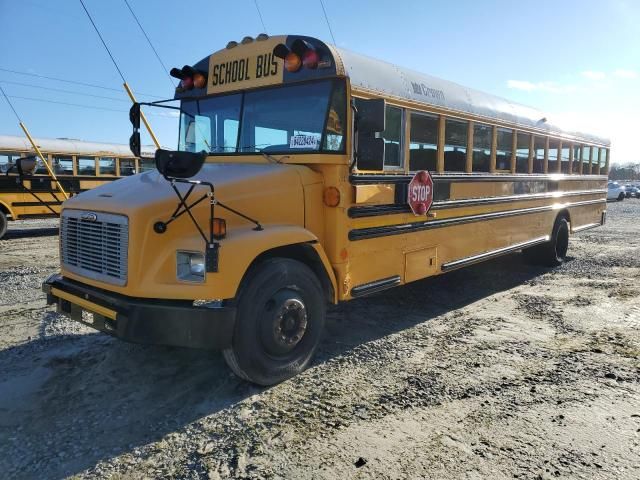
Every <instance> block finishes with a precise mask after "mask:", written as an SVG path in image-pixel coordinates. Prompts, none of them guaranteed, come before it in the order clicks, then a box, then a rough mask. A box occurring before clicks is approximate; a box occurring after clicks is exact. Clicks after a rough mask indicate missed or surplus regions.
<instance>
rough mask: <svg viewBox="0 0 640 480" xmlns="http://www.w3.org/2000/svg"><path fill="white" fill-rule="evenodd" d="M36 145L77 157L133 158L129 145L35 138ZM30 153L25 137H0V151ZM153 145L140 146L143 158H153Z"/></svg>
mask: <svg viewBox="0 0 640 480" xmlns="http://www.w3.org/2000/svg"><path fill="white" fill-rule="evenodd" d="M34 141H35V142H36V145H38V147H39V148H40V150H42V151H43V152H47V153H67V154H77V155H96V156H112V157H133V154H132V153H131V150H129V145H124V144H119V143H102V142H85V141H83V140H76V139H73V138H35V137H34ZM14 150H15V151H19V152H20V151H32V150H33V147H32V146H31V143H30V142H29V140H28V139H27V138H26V137H21V136H14V135H0V151H14ZM155 151H156V149H155V147H154V146H153V145H143V146H142V156H143V157H153V156H154V154H155Z"/></svg>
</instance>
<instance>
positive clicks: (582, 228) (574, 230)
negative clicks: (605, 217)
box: [571, 223, 600, 233]
mask: <svg viewBox="0 0 640 480" xmlns="http://www.w3.org/2000/svg"><path fill="white" fill-rule="evenodd" d="M599 226H600V224H599V223H587V224H586V225H580V226H579V227H576V228H572V229H571V233H578V232H583V231H585V230H589V229H590V228H596V227H599Z"/></svg>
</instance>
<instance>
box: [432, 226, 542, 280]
mask: <svg viewBox="0 0 640 480" xmlns="http://www.w3.org/2000/svg"><path fill="white" fill-rule="evenodd" d="M548 241H549V235H545V236H544V237H538V238H534V239H533V240H528V241H526V242H520V243H514V244H513V245H509V246H507V247H502V248H497V249H495V250H489V251H488V252H483V253H479V254H478V255H472V256H470V257H463V258H461V259H459V260H454V261H452V262H447V263H443V264H442V266H441V267H440V268H441V269H442V271H443V272H449V271H451V270H455V269H457V268H462V267H466V266H468V265H473V264H475V263H480V262H482V261H484V260H489V259H491V258H495V257H499V256H502V255H506V254H507V253H512V252H515V251H518V250H521V249H523V248H527V247H533V246H535V245H540V244H543V243H546V242H548Z"/></svg>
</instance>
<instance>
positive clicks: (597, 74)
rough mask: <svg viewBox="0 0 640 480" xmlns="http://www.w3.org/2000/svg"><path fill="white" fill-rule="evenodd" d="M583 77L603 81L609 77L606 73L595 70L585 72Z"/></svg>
mask: <svg viewBox="0 0 640 480" xmlns="http://www.w3.org/2000/svg"><path fill="white" fill-rule="evenodd" d="M582 76H583V77H585V78H588V79H589V80H602V79H604V78H605V77H606V76H607V75H606V74H605V73H604V72H597V71H594V70H585V71H584V72H582Z"/></svg>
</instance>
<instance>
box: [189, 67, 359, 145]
mask: <svg viewBox="0 0 640 480" xmlns="http://www.w3.org/2000/svg"><path fill="white" fill-rule="evenodd" d="M322 82H327V83H330V84H331V85H330V88H329V92H328V96H327V105H326V108H325V112H324V119H323V123H322V133H321V137H320V141H319V144H320V147H319V148H318V149H317V150H300V151H295V150H291V149H288V150H281V151H275V150H270V151H267V152H263V151H260V150H256V151H238V150H239V149H240V145H239V143H240V140H241V137H242V128H241V127H242V125H243V117H244V112H245V98H246V95H247V94H248V93H251V92H256V91H266V90H277V89H281V88H287V87H293V86H300V85H305V84H312V83H322ZM341 86H342V88H343V91H344V105H342V106H341V109H342V112H341V115H342V118H343V119H344V122H343V123H344V124H343V126H342V131H343V133H342V136H343V139H342V142H341V147H340V149H338V150H330V149H327V148H326V147H325V141H326V137H327V122H328V121H329V114H330V111H331V106H332V101H333V98H334V94H335V93H336V90H337V89H338V88H340V87H341ZM234 95H241V98H240V115H239V118H238V133H237V136H236V147H235V151H227V152H224V151H223V152H217V151H214V152H212V151H207V152H206V154H207V156H247V155H254V156H255V155H264V154H268V155H287V156H289V155H345V154H346V152H347V142H348V133H349V132H350V129H349V128H347V122H348V119H349V117H348V114H349V112H348V108H347V106H348V104H349V100H348V97H349V91H348V83H347V81H346V78H345V77H332V78H322V79H311V80H306V81H302V82H295V83H288V84H280V85H270V86H268V87H260V88H251V89H246V90H237V91H232V92H225V93H222V94H218V95H205V96H202V97H189V98H184V99H180V107H179V110H180V114H181V118H180V119H179V121H178V142H177V144H178V147H179V146H180V143H181V138H182V128H183V122H182V115H186V116H192V115H191V113H189V112H187V111H185V109H184V108H183V104H184V103H185V102H200V101H202V100H207V99H211V98H222V97H230V96H234Z"/></svg>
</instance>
